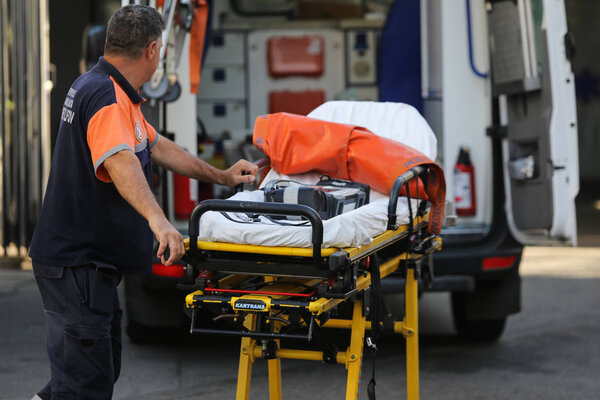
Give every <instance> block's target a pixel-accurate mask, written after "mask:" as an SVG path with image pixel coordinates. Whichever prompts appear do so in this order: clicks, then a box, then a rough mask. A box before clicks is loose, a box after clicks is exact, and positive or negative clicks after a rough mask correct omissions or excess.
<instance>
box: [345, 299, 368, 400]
mask: <svg viewBox="0 0 600 400" xmlns="http://www.w3.org/2000/svg"><path fill="white" fill-rule="evenodd" d="M365 321H366V317H365V316H364V315H363V302H362V301H359V300H357V301H355V302H354V310H353V312H352V333H351V336H350V347H348V350H346V369H347V370H348V380H347V382H346V400H355V399H357V398H358V389H359V387H360V372H361V369H362V356H363V343H364V340H365V326H366V322H365Z"/></svg>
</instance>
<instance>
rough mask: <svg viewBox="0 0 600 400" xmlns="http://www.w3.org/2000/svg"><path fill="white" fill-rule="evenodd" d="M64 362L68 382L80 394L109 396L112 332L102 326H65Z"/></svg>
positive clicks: (111, 383)
mask: <svg viewBox="0 0 600 400" xmlns="http://www.w3.org/2000/svg"><path fill="white" fill-rule="evenodd" d="M64 362H65V372H66V377H67V380H68V382H65V384H66V385H65V386H67V387H68V388H69V389H70V390H69V391H71V392H72V393H74V394H76V395H77V396H79V397H77V398H81V399H86V400H87V399H89V400H97V399H98V400H100V399H102V400H103V399H110V398H111V397H112V392H113V383H114V371H113V357H112V350H111V338H110V335H109V334H108V333H107V332H106V331H105V330H103V329H98V328H94V327H85V326H69V325H67V326H65V330H64Z"/></svg>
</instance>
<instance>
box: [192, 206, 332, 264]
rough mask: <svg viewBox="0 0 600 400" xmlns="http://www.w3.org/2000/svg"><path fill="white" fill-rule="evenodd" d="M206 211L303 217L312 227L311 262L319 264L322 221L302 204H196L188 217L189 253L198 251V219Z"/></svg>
mask: <svg viewBox="0 0 600 400" xmlns="http://www.w3.org/2000/svg"><path fill="white" fill-rule="evenodd" d="M207 211H230V212H242V213H247V212H250V213H253V214H261V215H267V214H268V215H296V216H301V217H305V218H306V219H308V221H309V222H310V224H311V225H312V244H313V262H314V264H315V265H319V264H320V263H321V245H322V244H323V221H322V220H321V218H320V217H319V214H317V212H316V211H315V210H313V209H312V208H310V207H308V206H305V205H302V204H287V203H266V202H256V201H238V200H204V201H202V202H201V203H200V204H198V205H197V206H196V207H195V208H194V210H193V211H192V215H191V216H190V224H189V227H188V233H189V235H190V252H195V251H196V250H197V249H198V236H199V233H200V217H202V214H204V213H205V212H207Z"/></svg>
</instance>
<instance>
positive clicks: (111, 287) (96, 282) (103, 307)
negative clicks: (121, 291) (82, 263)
mask: <svg viewBox="0 0 600 400" xmlns="http://www.w3.org/2000/svg"><path fill="white" fill-rule="evenodd" d="M120 278H121V276H120V273H119V272H117V271H114V270H112V269H108V268H99V267H98V268H91V270H90V295H89V306H90V310H91V311H93V312H97V313H101V314H111V313H113V312H114V311H115V296H117V291H116V288H117V285H118V284H119V281H120Z"/></svg>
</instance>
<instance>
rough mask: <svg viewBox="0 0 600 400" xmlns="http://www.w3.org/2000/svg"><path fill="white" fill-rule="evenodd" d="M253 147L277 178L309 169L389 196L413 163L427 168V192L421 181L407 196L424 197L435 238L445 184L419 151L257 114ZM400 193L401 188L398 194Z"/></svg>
mask: <svg viewBox="0 0 600 400" xmlns="http://www.w3.org/2000/svg"><path fill="white" fill-rule="evenodd" d="M253 141H254V145H255V146H256V148H258V149H259V150H262V151H263V152H264V153H265V154H266V155H267V156H269V158H270V159H271V167H273V168H274V169H275V170H277V171H278V172H280V173H282V174H301V173H305V172H309V171H313V172H317V173H321V174H327V175H329V176H332V177H335V178H340V179H349V180H352V181H355V182H362V183H368V184H369V185H370V186H371V187H372V188H374V189H375V190H378V191H380V192H383V193H387V194H389V193H390V191H391V190H392V186H393V185H394V181H395V180H396V178H398V177H399V176H400V175H402V174H403V173H404V172H406V171H408V170H409V169H411V168H413V167H415V166H417V165H425V166H427V167H429V169H430V173H429V179H428V185H427V189H425V188H424V185H423V184H422V182H420V180H414V181H412V182H411V183H410V185H409V190H410V193H411V195H412V197H416V196H415V194H416V193H417V188H418V197H419V198H421V199H429V200H430V202H431V204H432V212H431V216H430V219H429V231H430V232H431V233H435V234H439V233H440V230H441V226H442V216H443V213H444V201H445V197H446V183H445V181H444V172H443V170H442V169H441V168H440V166H439V165H438V164H436V163H435V162H433V161H432V160H430V159H429V158H427V157H426V156H425V155H424V154H423V153H421V152H419V151H417V150H415V149H413V148H411V147H409V146H405V145H403V144H401V143H398V142H395V141H393V140H390V139H386V138H383V137H380V136H377V135H375V134H373V133H372V132H370V131H369V130H367V129H365V128H362V127H358V126H354V125H346V124H338V123H334V122H326V121H321V120H317V119H313V118H308V117H305V116H301V115H295V114H288V113H277V114H268V115H262V116H260V117H258V118H257V119H256V122H255V124H254V137H253ZM402 194H406V193H404V190H403V191H402Z"/></svg>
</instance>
